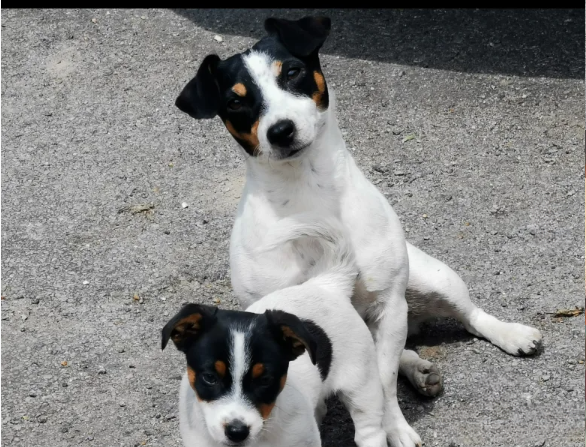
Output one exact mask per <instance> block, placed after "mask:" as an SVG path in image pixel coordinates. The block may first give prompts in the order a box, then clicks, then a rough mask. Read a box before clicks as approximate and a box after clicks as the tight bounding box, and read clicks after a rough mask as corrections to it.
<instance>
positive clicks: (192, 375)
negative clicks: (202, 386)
mask: <svg viewBox="0 0 586 447" xmlns="http://www.w3.org/2000/svg"><path fill="white" fill-rule="evenodd" d="M187 379H188V380H189V385H191V388H193V391H195V397H197V400H199V401H200V402H203V399H201V398H200V397H199V394H197V390H196V389H195V371H194V370H193V369H192V368H191V367H190V366H188V367H187Z"/></svg>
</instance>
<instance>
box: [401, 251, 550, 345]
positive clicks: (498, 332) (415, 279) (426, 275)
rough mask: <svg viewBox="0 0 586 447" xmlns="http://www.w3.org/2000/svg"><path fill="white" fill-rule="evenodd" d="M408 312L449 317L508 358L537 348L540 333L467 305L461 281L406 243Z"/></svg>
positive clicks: (422, 315) (450, 270) (444, 266)
mask: <svg viewBox="0 0 586 447" xmlns="http://www.w3.org/2000/svg"><path fill="white" fill-rule="evenodd" d="M407 252H408V254H409V282H408V285H407V292H406V294H405V296H406V298H407V302H408V304H409V312H410V314H412V315H415V316H416V317H417V318H418V319H421V318H434V317H453V318H456V319H458V320H460V321H461V322H462V323H463V324H464V326H465V327H466V330H468V332H470V333H472V334H474V335H476V336H478V337H482V338H485V339H487V340H488V341H490V342H491V343H492V344H494V345H496V346H498V347H499V348H501V349H502V350H503V351H505V352H507V353H509V354H511V355H530V354H534V353H536V352H537V351H538V349H539V348H540V346H541V333H540V332H539V331H538V330H537V329H535V328H533V327H530V326H525V325H522V324H518V323H506V322H504V321H500V320H498V319H497V318H495V317H493V316H492V315H489V314H487V313H486V312H484V311H483V310H482V309H480V308H479V307H477V306H476V305H474V303H472V301H470V295H469V293H468V288H467V287H466V284H464V281H462V279H461V278H460V277H459V276H458V274H457V273H456V272H454V271H453V270H452V269H451V268H449V267H448V266H447V265H445V264H444V263H442V262H440V261H438V260H437V259H435V258H432V257H431V256H429V255H427V254H425V253H424V252H422V251H421V250H419V249H418V248H416V247H414V246H412V245H411V244H409V243H407Z"/></svg>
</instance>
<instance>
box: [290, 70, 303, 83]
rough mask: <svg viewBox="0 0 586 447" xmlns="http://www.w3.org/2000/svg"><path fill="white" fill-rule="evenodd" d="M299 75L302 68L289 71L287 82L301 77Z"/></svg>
mask: <svg viewBox="0 0 586 447" xmlns="http://www.w3.org/2000/svg"><path fill="white" fill-rule="evenodd" d="M299 73H301V69H300V68H290V69H289V70H287V80H288V81H292V80H293V79H296V78H297V77H298V76H299Z"/></svg>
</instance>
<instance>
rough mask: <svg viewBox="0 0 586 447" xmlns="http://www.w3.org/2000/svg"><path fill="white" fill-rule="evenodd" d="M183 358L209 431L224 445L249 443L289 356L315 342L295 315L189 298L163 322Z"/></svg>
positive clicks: (272, 401) (270, 406) (311, 351)
mask: <svg viewBox="0 0 586 447" xmlns="http://www.w3.org/2000/svg"><path fill="white" fill-rule="evenodd" d="M169 339H171V340H173V343H174V344H175V346H176V347H177V349H179V350H180V351H182V352H184V353H185V356H186V359H187V375H188V378H189V383H190V384H191V387H192V388H193V390H194V392H195V395H196V397H197V399H198V401H199V405H200V406H201V408H202V412H203V415H204V418H205V422H206V427H207V430H208V432H209V434H210V436H211V437H212V438H213V439H214V440H215V441H216V442H218V443H222V444H225V445H241V446H244V445H250V444H253V443H254V442H255V439H256V438H257V437H258V436H259V434H260V432H261V430H262V427H263V424H264V422H265V421H266V420H267V419H268V418H269V416H270V414H271V411H272V409H273V407H274V405H275V401H276V400H277V396H278V395H279V393H280V392H281V391H282V390H283V388H284V386H285V381H286V379H287V370H288V366H289V362H290V361H292V360H294V359H295V358H297V357H298V356H299V355H301V354H303V353H304V352H305V351H306V350H307V351H308V353H309V355H310V357H311V360H312V362H313V363H314V364H315V352H316V342H315V341H314V339H313V338H312V336H311V334H310V333H309V332H308V331H307V329H306V328H305V326H304V325H303V323H302V322H301V321H300V320H299V319H298V318H297V317H296V316H294V315H291V314H288V313H285V312H281V311H266V312H265V313H264V314H253V313H250V312H239V311H228V310H218V309H217V308H215V307H210V306H204V305H198V304H188V305H186V306H185V307H183V309H181V310H180V311H179V313H178V314H177V315H175V316H174V317H173V318H172V319H171V320H170V321H169V322H168V323H167V324H166V325H165V327H164V328H163V331H162V347H163V349H165V346H166V345H167V343H168V341H169Z"/></svg>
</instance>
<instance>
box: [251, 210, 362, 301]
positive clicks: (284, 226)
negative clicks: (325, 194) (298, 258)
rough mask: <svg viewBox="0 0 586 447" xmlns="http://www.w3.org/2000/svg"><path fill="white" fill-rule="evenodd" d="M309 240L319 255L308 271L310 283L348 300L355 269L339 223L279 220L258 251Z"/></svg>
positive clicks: (312, 217)
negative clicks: (338, 292) (332, 289)
mask: <svg viewBox="0 0 586 447" xmlns="http://www.w3.org/2000/svg"><path fill="white" fill-rule="evenodd" d="M302 238H310V239H312V241H313V243H315V244H316V245H317V246H318V247H319V248H320V249H318V250H317V251H318V252H321V256H319V257H318V258H317V259H316V260H315V264H314V265H313V266H312V267H311V269H310V270H309V271H308V274H307V277H308V278H309V279H311V278H315V279H316V280H320V281H322V282H323V281H326V282H328V283H333V284H334V285H335V286H336V287H337V288H340V287H341V288H343V289H344V290H345V291H347V292H348V295H347V296H350V295H351V293H352V290H353V289H354V284H355V282H356V277H357V275H358V267H357V265H356V261H355V259H354V251H353V250H352V246H351V243H350V238H349V236H348V234H347V232H346V229H345V228H344V226H343V225H342V223H341V222H340V221H339V220H338V219H334V218H332V217H326V216H323V215H320V214H314V213H302V214H296V215H293V216H291V217H286V218H283V219H281V220H279V221H278V222H277V223H276V224H275V225H274V227H273V228H271V230H269V232H268V233H267V235H266V236H265V239H264V244H263V246H262V247H259V251H270V250H273V249H275V248H278V247H279V246H281V245H283V244H286V243H288V242H292V243H295V242H296V241H297V240H299V239H302Z"/></svg>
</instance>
